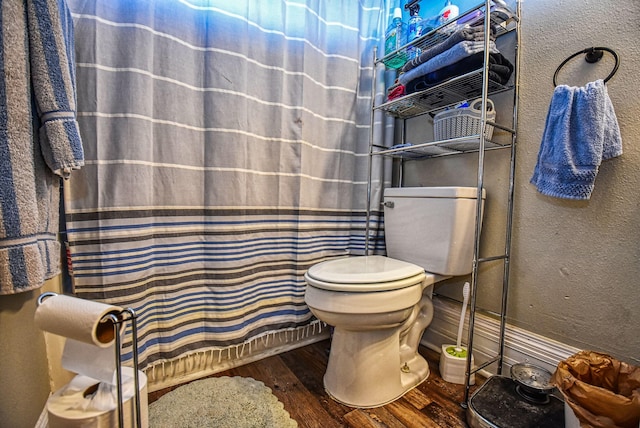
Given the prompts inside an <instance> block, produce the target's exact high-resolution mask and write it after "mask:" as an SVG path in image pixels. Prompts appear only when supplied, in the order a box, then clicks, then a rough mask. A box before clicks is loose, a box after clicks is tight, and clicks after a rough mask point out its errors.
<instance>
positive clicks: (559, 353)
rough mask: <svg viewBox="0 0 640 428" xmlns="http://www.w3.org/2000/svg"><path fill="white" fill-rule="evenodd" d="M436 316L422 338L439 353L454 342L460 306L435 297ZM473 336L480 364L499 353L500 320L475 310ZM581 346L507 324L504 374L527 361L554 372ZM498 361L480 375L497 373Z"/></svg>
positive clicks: (463, 336)
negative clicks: (571, 344)
mask: <svg viewBox="0 0 640 428" xmlns="http://www.w3.org/2000/svg"><path fill="white" fill-rule="evenodd" d="M433 304H434V318H433V322H432V323H431V325H430V326H429V327H428V328H427V330H426V332H425V334H424V336H423V337H422V341H421V344H422V345H424V346H427V347H428V348H430V349H433V350H434V351H437V352H440V351H441V346H442V345H443V344H452V345H453V344H455V343H456V336H457V335H458V324H459V322H460V310H461V305H460V304H457V303H455V302H451V301H449V300H446V299H443V298H438V297H437V296H436V297H434V298H433ZM468 321H469V316H468V311H467V317H466V320H465V327H464V331H463V334H462V343H463V344H466V342H467V338H468ZM474 331H475V334H474V339H473V356H474V359H475V363H476V364H477V365H480V364H482V363H484V362H486V361H488V360H490V359H492V358H494V357H495V356H496V355H498V349H499V348H498V347H499V334H500V323H499V321H498V320H496V319H494V318H491V317H489V316H487V315H484V314H481V313H478V312H477V311H476V317H475V327H474ZM578 351H579V349H577V348H574V347H572V346H569V345H566V344H564V343H560V342H557V341H555V340H552V339H549V338H547V337H543V336H540V335H538V334H535V333H532V332H529V331H527V330H524V329H521V328H518V327H515V326H513V325H510V324H507V327H506V332H505V349H504V365H503V370H502V374H503V375H505V376H509V369H510V367H511V366H512V365H513V364H515V363H520V362H528V363H530V364H535V365H537V366H540V367H544V368H546V369H547V370H549V371H550V372H551V373H553V372H554V371H555V369H556V367H557V365H558V362H560V361H562V360H565V359H566V358H567V357H569V356H571V355H573V354H575V353H576V352H578ZM496 370H497V364H495V363H494V364H491V365H489V366H488V367H486V368H485V369H484V370H482V371H480V374H482V375H484V376H488V375H491V374H496Z"/></svg>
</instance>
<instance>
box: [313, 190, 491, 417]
mask: <svg viewBox="0 0 640 428" xmlns="http://www.w3.org/2000/svg"><path fill="white" fill-rule="evenodd" d="M483 196H484V194H483ZM475 207H476V188H462V187H451V188H449V187H436V188H424V187H421V188H395V189H394V188H391V189H386V190H385V242H386V245H387V254H388V256H378V255H374V256H354V257H346V258H340V259H334V260H329V261H325V262H322V263H319V264H316V265H314V266H312V267H311V268H310V269H309V270H308V271H307V272H306V274H305V281H306V283H307V287H306V290H305V302H306V304H307V306H308V307H309V309H310V310H311V312H312V313H313V314H314V315H315V316H316V318H318V319H319V320H321V321H324V322H325V323H327V324H329V325H331V326H333V334H332V338H331V350H330V354H329V361H328V364H327V370H326V372H325V375H324V387H325V390H326V391H327V393H328V394H329V395H330V396H331V397H332V398H333V399H334V400H336V401H338V402H340V403H343V404H346V405H348V406H351V407H358V408H371V407H379V406H383V405H385V404H388V403H390V402H392V401H394V400H396V399H398V398H400V397H401V396H402V395H404V394H405V393H406V392H407V391H409V390H410V389H412V388H413V387H415V386H417V385H419V384H420V383H421V382H423V381H424V380H425V379H427V377H428V376H429V365H428V363H427V362H426V360H425V359H424V358H423V357H422V356H421V355H420V354H419V353H418V346H419V344H420V340H421V338H422V334H423V333H424V331H425V329H426V328H427V327H428V326H429V324H430V323H431V321H432V319H433V304H432V302H431V295H432V291H433V284H434V283H435V282H437V281H441V280H443V279H445V278H448V277H450V276H453V275H464V274H468V273H470V272H471V265H472V256H473V254H472V252H473V238H474V236H475V235H474V231H475V212H476V209H475Z"/></svg>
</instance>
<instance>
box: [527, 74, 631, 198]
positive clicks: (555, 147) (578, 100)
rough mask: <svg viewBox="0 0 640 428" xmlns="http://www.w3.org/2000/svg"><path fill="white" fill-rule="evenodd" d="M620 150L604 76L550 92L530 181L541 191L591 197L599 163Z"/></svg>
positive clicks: (554, 195)
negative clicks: (549, 101)
mask: <svg viewBox="0 0 640 428" xmlns="http://www.w3.org/2000/svg"><path fill="white" fill-rule="evenodd" d="M621 154H622V138H621V136H620V128H619V126H618V120H617V118H616V114H615V111H614V110H613V104H612V103H611V99H610V98H609V94H608V93H607V88H606V86H605V84H604V81H603V80H601V79H600V80H596V81H595V82H590V83H587V85H585V86H584V87H574V86H567V85H559V86H557V87H556V89H555V90H554V92H553V97H552V98H551V103H550V105H549V112H548V113H547V119H546V123H545V129H544V132H543V135H542V143H541V144H540V151H539V152H538V161H537V163H536V166H535V169H534V172H533V177H532V178H531V183H532V184H534V185H535V186H536V187H537V189H538V191H539V192H540V193H542V194H543V195H548V196H553V197H556V198H564V199H589V198H590V197H591V192H592V191H593V188H594V184H595V179H596V175H597V174H598V169H599V167H600V163H601V162H602V161H603V160H605V159H610V158H613V157H616V156H620V155H621Z"/></svg>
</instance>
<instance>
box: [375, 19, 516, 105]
mask: <svg viewBox="0 0 640 428" xmlns="http://www.w3.org/2000/svg"><path fill="white" fill-rule="evenodd" d="M494 34H495V32H494V31H493V30H492V31H491V34H490V35H489V37H490V40H489V80H490V81H493V82H496V83H499V84H501V85H504V84H506V83H507V82H508V81H509V78H510V77H511V74H512V72H513V65H512V64H511V63H510V62H509V60H507V59H506V58H505V57H504V56H503V55H502V54H501V53H500V52H499V51H498V49H497V47H496V45H495V35H494ZM484 48H485V34H484V27H483V25H476V26H471V25H464V26H461V27H460V28H459V29H458V30H456V31H455V32H453V33H452V34H451V35H450V36H449V37H447V38H446V39H445V40H443V41H442V42H440V43H438V44H436V45H434V46H432V47H430V48H428V49H426V50H424V51H423V52H422V53H421V54H420V55H419V56H417V57H415V58H414V59H412V60H411V61H409V62H407V63H406V64H405V65H404V66H403V67H402V69H401V70H400V71H401V74H400V75H399V76H398V79H397V81H396V83H395V84H394V85H393V86H392V88H390V89H393V90H392V91H391V90H390V91H389V93H388V95H389V96H388V99H389V100H392V99H393V98H396V97H398V94H402V95H404V94H411V93H413V92H417V91H422V90H425V89H427V88H429V87H431V86H434V85H436V84H438V83H441V82H443V81H445V80H447V79H450V78H452V77H456V76H460V75H463V74H466V73H469V72H471V71H474V70H477V69H479V68H481V67H482V66H483V64H484Z"/></svg>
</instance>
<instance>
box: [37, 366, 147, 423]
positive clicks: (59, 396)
mask: <svg viewBox="0 0 640 428" xmlns="http://www.w3.org/2000/svg"><path fill="white" fill-rule="evenodd" d="M122 369H123V372H122V378H123V385H122V395H123V403H124V404H123V413H124V415H123V420H124V426H125V427H126V428H134V427H136V424H135V421H136V413H135V399H134V396H133V391H134V382H133V369H132V368H131V367H123V368H122ZM138 376H139V381H140V389H139V390H140V416H141V427H142V428H148V426H149V405H148V398H147V377H146V376H145V374H144V373H143V372H141V371H138ZM115 388H116V387H115V386H113V385H105V384H101V383H100V382H98V381H97V380H96V379H92V378H90V377H88V376H84V375H78V376H76V377H74V378H73V379H72V380H71V382H69V383H68V384H67V385H65V386H63V387H62V388H60V389H59V390H58V391H56V392H55V393H54V394H53V395H52V396H51V397H50V398H49V399H48V400H47V417H48V420H49V421H48V422H49V428H80V427H82V428H111V427H116V426H118V409H117V393H116V389H115Z"/></svg>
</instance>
